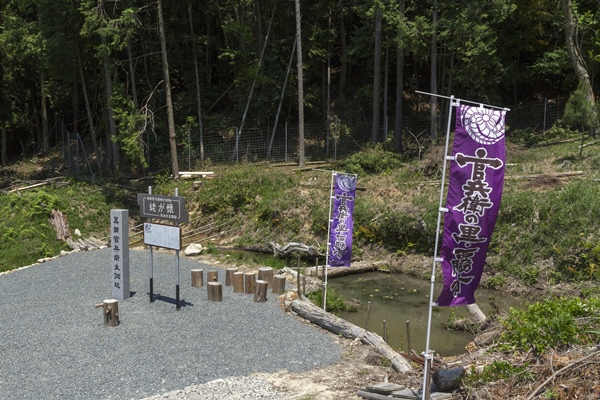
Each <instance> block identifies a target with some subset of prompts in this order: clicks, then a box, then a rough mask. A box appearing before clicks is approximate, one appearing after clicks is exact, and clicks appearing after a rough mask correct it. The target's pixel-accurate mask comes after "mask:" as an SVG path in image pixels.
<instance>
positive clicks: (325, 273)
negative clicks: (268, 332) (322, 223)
mask: <svg viewBox="0 0 600 400" xmlns="http://www.w3.org/2000/svg"><path fill="white" fill-rule="evenodd" d="M335 175H336V173H335V171H331V189H330V190H329V221H328V223H327V255H326V256H325V266H324V267H323V269H324V271H323V276H324V281H323V311H327V269H328V268H329V252H330V251H331V222H332V220H331V209H332V207H333V180H334V177H335Z"/></svg>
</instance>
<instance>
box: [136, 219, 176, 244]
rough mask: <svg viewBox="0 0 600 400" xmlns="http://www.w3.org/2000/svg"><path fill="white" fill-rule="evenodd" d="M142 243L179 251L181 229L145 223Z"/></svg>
mask: <svg viewBox="0 0 600 400" xmlns="http://www.w3.org/2000/svg"><path fill="white" fill-rule="evenodd" d="M144 243H145V244H148V245H151V246H158V247H165V248H167V249H173V250H181V228H180V227H178V226H171V225H161V224H151V223H149V222H146V223H144Z"/></svg>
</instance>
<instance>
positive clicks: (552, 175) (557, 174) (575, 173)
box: [505, 171, 583, 179]
mask: <svg viewBox="0 0 600 400" xmlns="http://www.w3.org/2000/svg"><path fill="white" fill-rule="evenodd" d="M579 175H583V171H570V172H554V173H550V174H538V175H514V176H506V177H505V179H538V178H545V177H550V178H568V177H570V176H579Z"/></svg>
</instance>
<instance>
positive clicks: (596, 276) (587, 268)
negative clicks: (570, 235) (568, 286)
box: [553, 234, 600, 281]
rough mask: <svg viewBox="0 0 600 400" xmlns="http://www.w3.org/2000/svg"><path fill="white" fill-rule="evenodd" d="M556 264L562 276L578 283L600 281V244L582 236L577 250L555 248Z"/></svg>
mask: <svg viewBox="0 0 600 400" xmlns="http://www.w3.org/2000/svg"><path fill="white" fill-rule="evenodd" d="M553 251H554V262H555V265H556V268H557V270H558V271H559V273H561V274H562V276H564V277H566V278H568V279H573V280H576V281H586V280H593V281H600V242H598V240H597V239H595V238H592V237H585V236H584V235H583V234H580V237H579V244H578V246H577V247H576V248H574V249H570V250H569V251H564V249H560V248H558V247H554V248H553Z"/></svg>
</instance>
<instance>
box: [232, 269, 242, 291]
mask: <svg viewBox="0 0 600 400" xmlns="http://www.w3.org/2000/svg"><path fill="white" fill-rule="evenodd" d="M233 292H234V293H244V273H243V272H234V273H233Z"/></svg>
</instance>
